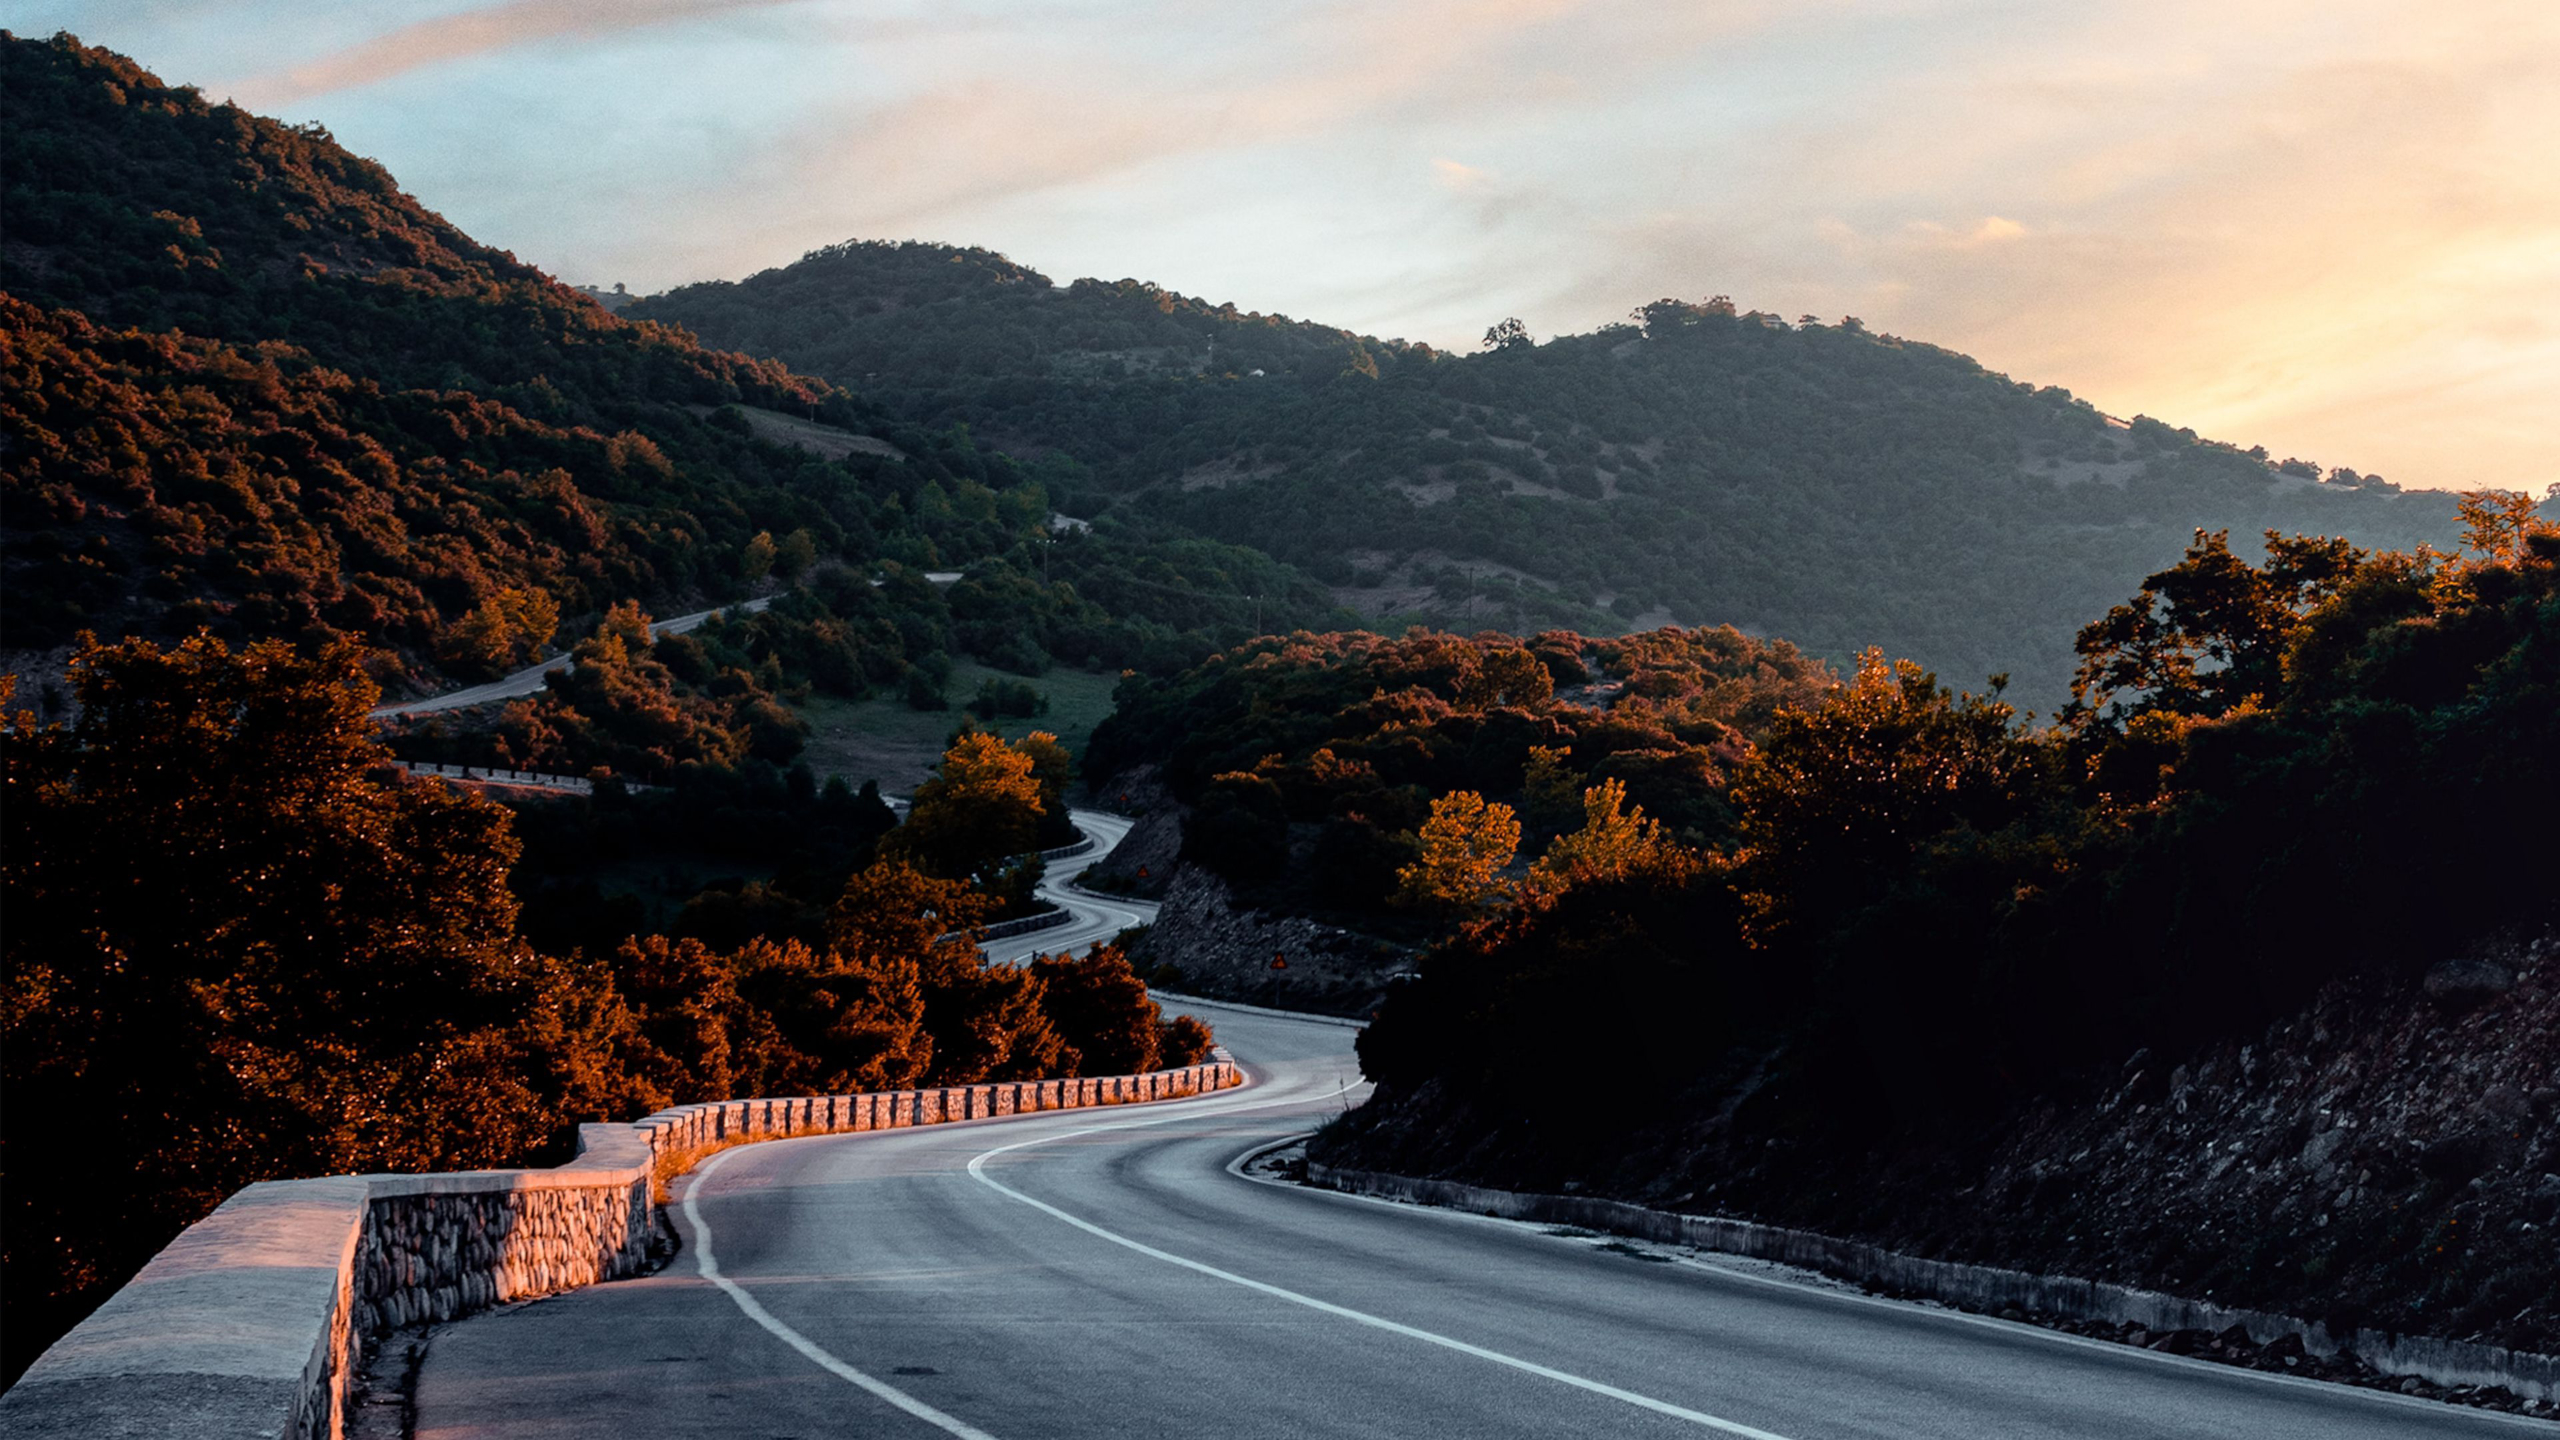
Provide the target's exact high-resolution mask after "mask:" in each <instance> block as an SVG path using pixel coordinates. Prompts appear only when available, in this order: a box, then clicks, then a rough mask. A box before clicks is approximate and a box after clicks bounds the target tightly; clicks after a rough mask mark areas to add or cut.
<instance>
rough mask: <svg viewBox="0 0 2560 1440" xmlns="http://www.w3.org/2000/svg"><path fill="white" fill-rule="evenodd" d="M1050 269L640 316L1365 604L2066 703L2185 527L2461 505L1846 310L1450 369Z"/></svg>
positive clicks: (851, 247) (672, 295) (858, 285)
mask: <svg viewBox="0 0 2560 1440" xmlns="http://www.w3.org/2000/svg"><path fill="white" fill-rule="evenodd" d="M960 275H965V276H967V277H971V281H972V283H967V284H959V283H952V281H953V278H954V276H960ZM1046 279H1047V277H1046V276H1044V275H1042V274H1041V273H1040V272H1039V271H1037V270H1035V269H1032V268H1031V267H1028V266H1024V265H1019V264H1017V263H1016V262H1013V261H1011V260H1009V259H1006V258H1005V257H1003V256H1001V255H996V254H994V253H993V252H989V251H984V250H969V249H960V248H955V247H947V246H934V245H929V244H923V243H919V242H900V243H897V244H885V243H861V242H847V243H846V244H843V245H837V246H830V247H827V248H826V249H823V250H819V251H813V252H811V253H810V254H809V255H807V256H805V257H803V259H801V260H800V261H798V262H795V263H794V264H792V265H788V266H781V267H776V268H772V269H768V270H764V271H760V272H758V273H757V274H756V275H754V276H751V277H749V278H748V279H747V280H744V281H739V282H735V283H731V282H709V283H705V284H700V285H693V286H687V287H682V288H680V289H677V290H673V291H669V292H666V293H664V294H661V295H658V296H652V297H649V298H647V299H645V300H642V301H640V302H637V303H636V304H635V305H633V306H632V307H630V310H629V312H628V313H631V314H633V315H635V316H640V317H644V318H651V319H657V320H661V321H665V322H667V323H670V324H674V325H678V326H681V327H684V328H686V329H688V330H690V331H692V332H693V333H695V334H698V335H701V336H702V337H704V338H705V339H706V341H708V342H710V343H716V344H721V345H728V346H735V347H737V348H740V349H743V350H746V351H748V352H750V353H758V354H767V355H771V356H773V357H774V358H777V359H781V360H783V361H785V362H786V363H788V364H790V365H792V366H793V367H794V368H795V369H796V370H800V371H804V372H806V373H811V374H815V375H820V376H824V377H826V378H828V379H830V380H832V381H834V382H836V383H838V384H842V385H845V386H847V387H848V388H850V389H852V390H854V391H855V392H856V393H858V394H861V395H863V396H864V397H865V398H866V399H869V400H873V401H875V402H876V403H879V404H881V405H883V406H884V407H886V408H889V409H892V410H895V411H897V412H899V413H903V414H907V415H909V416H911V417H913V418H915V419H917V420H918V421H920V422H930V423H952V424H966V425H968V426H969V427H970V428H971V429H972V431H973V432H974V433H976V434H978V435H981V436H984V437H986V438H987V439H988V441H989V443H991V444H993V445H996V446H997V447H998V448H1002V449H1009V450H1011V451H1013V452H1015V453H1020V454H1036V455H1039V456H1041V457H1043V460H1044V463H1046V464H1047V465H1048V466H1049V467H1050V470H1049V471H1048V472H1047V473H1051V474H1054V475H1058V476H1060V477H1062V480H1061V488H1062V491H1063V492H1064V493H1065V494H1066V495H1068V496H1069V497H1070V499H1071V502H1072V504H1073V505H1075V506H1078V507H1081V508H1078V509H1077V510H1076V513H1078V514H1086V513H1094V514H1101V513H1120V514H1124V515H1134V516H1146V517H1151V518H1155V519H1161V520H1170V521H1173V522H1175V523H1178V524H1180V525H1182V526H1184V527H1185V528H1187V529H1190V530H1193V531H1195V532H1198V533H1201V534H1205V535H1208V536H1211V537H1214V538H1218V539H1222V540H1227V541H1230V542H1232V543H1240V544H1252V545H1256V546H1258V547H1260V548H1263V549H1265V550H1267V551H1268V552H1269V553H1271V554H1272V555H1273V556H1274V557H1275V558H1278V559H1281V560H1284V561H1286V562H1288V563H1290V564H1293V565H1296V566H1298V567H1299V568H1301V569H1304V570H1307V571H1308V572H1309V573H1312V574H1314V575H1316V576H1317V577H1318V578H1320V579H1322V580H1324V581H1325V582H1326V583H1327V584H1328V585H1330V586H1331V587H1332V588H1333V591H1334V594H1335V596H1336V598H1337V599H1338V600H1343V601H1345V602H1347V603H1352V604H1354V605H1355V606H1358V605H1365V606H1366V607H1367V611H1368V613H1370V614H1371V615H1372V616H1373V617H1378V618H1387V617H1390V616H1392V617H1394V618H1404V617H1405V616H1413V615H1419V616H1421V617H1423V618H1428V619H1432V620H1435V621H1438V622H1441V623H1451V624H1457V625H1461V626H1466V625H1470V624H1472V623H1479V622H1485V621H1487V620H1488V617H1489V618H1490V621H1491V622H1492V623H1500V622H1502V621H1504V620H1506V619H1507V620H1508V621H1509V622H1510V623H1509V628H1512V629H1514V630H1517V631H1521V632H1524V633H1525V632H1529V631H1534V630H1537V629H1540V628H1545V627H1548V626H1554V625H1570V626H1575V627H1578V628H1584V629H1622V628H1626V627H1627V626H1629V625H1630V624H1632V623H1634V622H1636V621H1638V620H1639V619H1643V620H1647V621H1655V620H1671V621H1676V622H1678V623H1682V624H1687V625H1700V624H1706V625H1713V624H1720V623H1734V624H1737V625H1741V626H1744V627H1745V628H1747V629H1749V630H1751V631H1753V632H1754V633H1770V634H1782V635H1786V636H1788V637H1789V638H1791V639H1794V640H1796V641H1797V642H1798V643H1799V644H1802V645H1803V646H1805V648H1807V649H1808V650H1810V651H1812V652H1814V653H1817V654H1821V655H1824V656H1827V657H1829V658H1831V659H1833V660H1835V661H1845V660H1847V659H1848V658H1849V657H1851V656H1853V655H1854V654H1856V653H1857V652H1858V651H1859V650H1861V649H1863V648H1865V647H1867V646H1869V645H1879V646H1882V647H1884V648H1886V649H1888V650H1890V651H1893V652H1894V653H1897V654H1906V655H1912V656H1915V657H1917V658H1920V659H1922V660H1923V661H1924V662H1926V663H1929V664H1931V665H1933V666H1935V667H1937V668H1939V669H1942V670H1944V671H1946V672H1947V673H1949V674H1950V675H1952V676H1954V677H1957V678H1959V679H1961V680H1964V681H1966V682H1978V681H1979V680H1980V679H1981V678H1982V677H1985V676H1988V675H1990V674H1993V673H1995V672H2006V673H2009V674H2011V675H2012V676H2013V677H2014V678H2015V679H2016V681H2017V682H2018V686H2019V691H2020V693H2021V694H2024V695H2027V696H2029V697H2030V698H2031V699H2032V700H2033V701H2034V702H2036V703H2038V704H2041V705H2044V706H2047V707H2050V706H2051V705H2053V704H2055V703H2058V702H2059V700H2060V698H2061V696H2062V693H2063V690H2064V688H2065V685H2066V683H2067V677H2068V674H2069V671H2070V667H2071V660H2070V650H2069V642H2070V629H2069V625H2068V622H2066V621H2063V620H2060V619H2057V618H2056V617H2065V616H2076V615H2081V614H2089V613H2096V612H2097V611H2098V610H2100V609H2103V608H2104V607H2105V605H2107V604H2109V603H2112V602H2113V600H2114V599H2115V598H2117V597H2119V596H2120V595H2121V594H2123V593H2125V592H2127V591H2129V590H2130V589H2132V588H2133V587H2134V586H2135V585H2136V584H2137V583H2138V582H2139V581H2140V579H2141V577H2142V576H2143V575H2145V574H2147V573H2150V572H2152V571H2154V570H2157V569H2160V568H2163V567H2165V566H2166V565H2169V564H2171V563H2174V562H2175V560H2176V559H2177V557H2178V555H2179V554H2180V553H2182V551H2183V550H2184V548H2185V546H2186V544H2187V543H2188V542H2189V541H2190V540H2191V539H2192V538H2193V533H2194V531H2195V530H2197V529H2199V528H2203V529H2207V530H2214V529H2229V530H2231V531H2233V532H2234V533H2235V535H2236V536H2238V537H2239V539H2240V540H2241V542H2242V548H2243V549H2244V550H2245V549H2247V548H2248V547H2249V545H2250V543H2251V542H2252V541H2253V540H2254V537H2255V535H2256V533H2257V532H2258V531H2260V530H2262V529H2274V530H2278V531H2288V532H2289V531H2300V532H2314V533H2322V534H2339V535H2343V536H2345V537H2346V538H2349V539H2351V540H2353V541H2355V542H2356V543H2359V544H2362V545H2367V546H2370V547H2375V548H2405V547H2406V546H2408V545H2411V544H2416V543H2429V544H2436V545H2440V546H2441V545H2449V544H2451V543H2452V541H2453V539H2454V525H2453V518H2452V517H2453V499H2452V497H2451V496H2450V495H2444V494H2440V493H2438V492H2404V491H2402V490H2400V489H2399V488H2398V487H2396V486H2393V485H2390V484H2389V483H2388V482H2386V481H2382V480H2380V479H2379V478H2378V477H2365V476H2361V475H2358V474H2356V473H2355V472H2353V471H2352V470H2345V469H2339V470H2332V471H2323V470H2322V469H2321V468H2320V467H2318V466H2316V465H2313V464H2311V463H2309V462H2306V461H2301V460H2290V459H2289V460H2284V461H2275V460H2272V459H2271V458H2270V457H2268V456H2266V455H2265V453H2264V452H2263V451H2243V450H2241V449H2239V448H2237V447H2235V446H2231V445H2227V444H2222V443H2219V442H2213V441H2207V440H2203V439H2201V438H2199V437H2197V436H2196V435H2195V434H2194V433H2193V432H2192V431H2188V430H2181V429H2177V428H2174V427H2172V426H2170V425H2167V424H2165V423H2163V422H2160V421H2156V420H2152V419H2150V418H2148V417H2135V418H2133V419H2131V420H2120V419H2115V418H2112V417H2108V416H2105V415H2102V414H2100V413H2099V412H2098V411H2097V410H2096V409H2095V408H2094V407H2092V406H2090V405H2089V404H2087V402H2085V401H2082V400H2079V399H2077V398H2075V397H2073V396H2071V395H2070V394H2069V393H2068V392H2067V391H2063V390H2060V389H2058V388H2056V387H2051V386H2045V387H2038V386H2035V385H2032V384H2029V383H2026V382H2021V381H2015V380H2012V379H2010V378H2009V377H2007V376H2005V375H2001V374H1999V373H1998V372H1995V371H1992V370H1990V369H1988V368H1987V367H1985V366H1983V365H1981V364H1980V363H1979V362H1976V361H1974V360H1973V359H1971V358H1970V357H1967V356H1964V355H1961V354H1959V353H1957V352H1954V351H1951V350H1947V349H1944V348H1942V347H1939V346H1935V345H1930V344H1926V343H1924V342H1919V341H1911V340H1905V339H1901V338H1898V337H1894V336H1890V335H1879V334H1875V333H1873V332H1870V331H1869V330H1867V328H1866V327H1865V326H1864V325H1863V324H1861V323H1860V322H1858V321H1856V320H1855V319H1854V318H1850V319H1844V320H1842V321H1840V322H1837V323H1834V324H1823V323H1820V322H1817V321H1813V320H1812V319H1811V317H1806V319H1805V320H1803V321H1798V322H1789V321H1786V320H1784V319H1782V318H1781V317H1779V316H1776V315H1771V314H1765V313H1761V312H1756V311H1753V312H1746V311H1742V310H1740V309H1739V308H1738V307H1736V306H1734V305H1733V304H1732V302H1730V301H1729V300H1726V299H1724V298H1723V297H1715V298H1713V299H1710V300H1707V301H1704V302H1695V303H1692V302H1684V301H1676V300H1660V301H1655V302H1653V303H1651V304H1648V305H1644V306H1641V307H1639V308H1638V309H1637V310H1636V311H1635V312H1634V314H1633V316H1632V318H1631V320H1630V322H1629V323H1626V324H1621V325H1614V326H1608V327H1603V328H1602V329H1601V330H1599V331H1596V332H1592V333H1590V334H1584V335H1569V336H1560V337H1556V338H1553V339H1550V340H1548V341H1546V342H1544V343H1537V344H1532V343H1528V342H1527V341H1526V338H1525V336H1522V335H1520V334H1518V333H1517V332H1512V333H1509V334H1507V335H1506V336H1504V337H1503V339H1502V342H1501V343H1489V346H1488V349H1487V350H1486V351H1485V352H1483V353H1480V354H1474V355H1467V356H1457V355H1453V354H1450V353H1447V352H1443V351H1439V350H1435V349H1433V348H1432V347H1430V346H1428V345H1418V344H1407V343H1403V342H1399V341H1391V340H1390V341H1382V340H1378V339H1376V338H1375V337H1371V336H1363V335H1359V334H1356V333H1355V332H1352V331H1349V330H1344V329H1339V328H1334V327H1327V326H1322V325H1317V324H1314V323H1311V322H1306V321H1298V320H1291V319H1289V318H1287V317H1283V316H1276V315H1265V314H1262V313H1260V312H1256V311H1250V310H1240V309H1239V308H1238V307H1237V306H1235V305H1233V304H1211V303H1210V302H1208V301H1205V300H1199V299H1194V298H1192V297H1187V296H1182V295H1179V294H1176V293H1175V292H1171V291H1167V290H1164V289H1162V288H1161V287H1156V286H1152V285H1149V284H1146V283H1144V282H1139V281H1120V282H1116V283H1105V282H1100V281H1093V280H1079V281H1076V282H1073V283H1072V284H1070V285H1066V286H1057V285H1054V284H1048V285H1044V284H1041V283H1038V282H1041V281H1045V280H1046ZM936 281H938V282H941V283H939V284H932V283H929V282H936ZM925 315H931V316H932V317H934V322H933V323H932V324H930V325H927V324H923V323H920V317H922V316H925ZM1186 347H1187V348H1186ZM1399 599H1401V600H1402V601H1404V602H1405V603H1402V604H1399V603H1396V602H1397V601H1398V600H1399ZM1399 611H1401V612H1402V615H1397V614H1396V612H1399Z"/></svg>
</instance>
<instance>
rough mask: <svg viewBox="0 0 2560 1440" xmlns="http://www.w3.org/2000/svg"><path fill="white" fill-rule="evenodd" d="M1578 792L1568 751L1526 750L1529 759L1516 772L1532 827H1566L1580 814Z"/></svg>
mask: <svg viewBox="0 0 2560 1440" xmlns="http://www.w3.org/2000/svg"><path fill="white" fill-rule="evenodd" d="M1582 789H1583V787H1582V783H1581V775H1580V773H1579V772H1578V771H1576V770H1575V769H1574V768H1573V765H1572V752H1571V751H1569V750H1566V749H1565V748H1564V747H1562V746H1559V745H1532V746H1530V747H1529V757H1528V759H1527V761H1526V762H1524V763H1523V764H1522V766H1521V768H1520V794H1521V798H1522V800H1523V801H1524V802H1525V804H1526V805H1527V808H1528V812H1529V819H1530V820H1531V821H1532V822H1533V823H1535V824H1538V825H1563V824H1567V823H1570V822H1571V820H1572V818H1573V817H1574V816H1575V815H1576V814H1579V813H1580V806H1581V803H1582V798H1581V797H1582Z"/></svg>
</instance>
